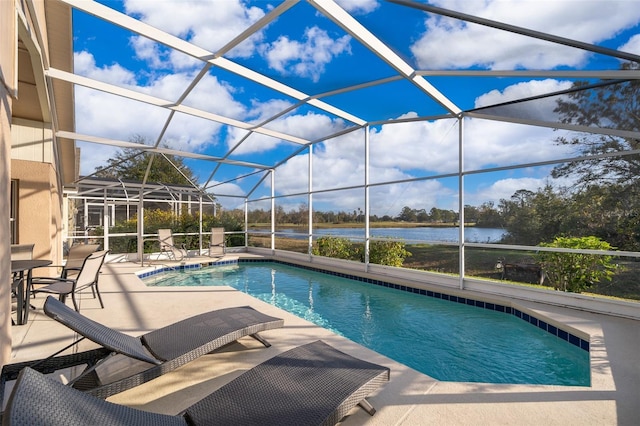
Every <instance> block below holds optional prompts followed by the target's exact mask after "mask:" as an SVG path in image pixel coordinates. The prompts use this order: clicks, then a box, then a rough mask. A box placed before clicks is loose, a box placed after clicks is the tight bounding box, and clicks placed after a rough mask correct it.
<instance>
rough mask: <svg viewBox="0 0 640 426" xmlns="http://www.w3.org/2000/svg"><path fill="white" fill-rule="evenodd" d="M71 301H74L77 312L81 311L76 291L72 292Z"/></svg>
mask: <svg viewBox="0 0 640 426" xmlns="http://www.w3.org/2000/svg"><path fill="white" fill-rule="evenodd" d="M71 301H72V302H73V307H74V308H75V310H76V312H80V308H79V307H78V302H77V301H76V293H75V292H73V293H71Z"/></svg>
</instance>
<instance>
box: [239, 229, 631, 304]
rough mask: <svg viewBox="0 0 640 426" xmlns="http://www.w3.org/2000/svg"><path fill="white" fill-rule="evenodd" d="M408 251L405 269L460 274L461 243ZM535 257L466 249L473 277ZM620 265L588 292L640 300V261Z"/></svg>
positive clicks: (280, 242) (280, 245)
mask: <svg viewBox="0 0 640 426" xmlns="http://www.w3.org/2000/svg"><path fill="white" fill-rule="evenodd" d="M394 223H395V222H394ZM307 244H308V243H307V240H299V239H293V238H280V237H278V238H276V248H277V249H278V250H288V251H293V252H297V253H307ZM249 245H250V246H253V247H270V246H271V238H270V237H262V236H251V237H250V243H249ZM406 250H407V251H409V252H410V253H411V256H409V257H407V258H406V259H405V261H404V264H403V267H405V268H411V269H420V270H426V271H434V272H441V273H446V274H459V270H458V260H459V250H458V247H457V246H446V245H429V244H408V245H407V246H406ZM531 256H532V253H528V252H522V251H520V252H517V251H513V250H500V249H476V248H468V249H467V250H466V252H465V264H466V267H465V273H466V275H467V276H470V277H478V278H485V279H493V280H497V281H499V280H500V278H501V276H500V275H501V274H500V272H499V271H498V270H496V268H495V265H496V262H497V261H498V259H500V258H503V259H505V260H506V261H508V262H518V261H521V260H525V259H529V260H531V261H532V260H533V259H532V257H531ZM620 264H621V266H622V268H621V270H620V271H619V272H618V273H617V274H616V275H615V276H614V277H613V280H612V281H610V282H609V281H607V282H603V283H596V284H595V285H594V286H593V287H591V288H590V289H589V292H585V293H584V294H591V295H598V296H607V297H614V298H621V299H625V300H632V301H640V278H639V277H640V261H629V260H625V261H621V262H620ZM501 282H503V283H511V284H514V285H527V286H535V287H538V288H544V289H550V287H548V286H540V285H538V284H537V283H538V279H537V277H536V276H535V274H531V273H529V274H527V273H522V274H519V275H517V276H514V277H510V280H504V281H501Z"/></svg>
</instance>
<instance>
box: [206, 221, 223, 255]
mask: <svg viewBox="0 0 640 426" xmlns="http://www.w3.org/2000/svg"><path fill="white" fill-rule="evenodd" d="M224 253H225V241H224V228H211V240H210V241H209V257H213V256H214V255H217V256H224Z"/></svg>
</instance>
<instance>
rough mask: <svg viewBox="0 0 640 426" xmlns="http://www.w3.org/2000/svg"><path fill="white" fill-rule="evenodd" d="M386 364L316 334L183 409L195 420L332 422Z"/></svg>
mask: <svg viewBox="0 0 640 426" xmlns="http://www.w3.org/2000/svg"><path fill="white" fill-rule="evenodd" d="M388 380H389V369H388V368H386V367H382V366H380V365H376V364H372V363H370V362H367V361H363V360H361V359H358V358H354V357H352V356H350V355H347V354H345V353H343V352H340V351H338V350H337V349H335V348H333V347H332V346H329V345H327V344H326V343H324V342H322V341H320V340H318V341H316V342H313V343H309V344H306V345H303V346H298V347H296V348H293V349H291V350H289V351H287V352H284V353H282V354H280V355H278V356H276V357H274V358H271V359H270V360H268V361H265V362H264V363H262V364H260V365H258V366H256V367H254V368H252V369H251V370H249V371H247V372H245V373H243V374H242V375H241V376H239V377H237V378H236V379H234V380H233V381H231V382H229V383H227V384H226V385H224V386H223V387H221V388H220V389H218V390H217V391H215V392H213V393H212V394H211V395H209V396H207V397H206V398H204V399H203V400H201V401H199V402H197V403H196V404H194V405H193V406H191V407H190V408H188V409H187V410H186V412H185V415H186V417H187V419H188V420H189V421H190V422H192V423H193V424H197V425H210V424H220V425H232V424H234V425H256V426H264V425H296V426H304V425H334V424H336V423H337V422H339V421H340V419H341V418H342V417H344V416H345V415H346V414H347V413H348V412H349V411H350V410H351V409H352V408H353V407H355V406H356V405H358V404H359V403H360V402H361V401H363V400H364V399H365V397H366V396H367V395H368V394H369V393H371V392H373V391H374V390H375V389H377V388H378V387H379V386H381V385H382V384H383V383H384V382H386V381H388Z"/></svg>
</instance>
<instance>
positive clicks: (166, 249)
mask: <svg viewBox="0 0 640 426" xmlns="http://www.w3.org/2000/svg"><path fill="white" fill-rule="evenodd" d="M158 241H159V242H160V253H166V254H167V256H169V258H170V259H171V258H173V260H176V261H178V262H179V261H181V260H182V259H184V258H185V257H186V256H187V249H186V247H185V245H184V244H181V245H180V247H178V246H176V245H175V243H174V242H173V232H172V231H171V229H158Z"/></svg>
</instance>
